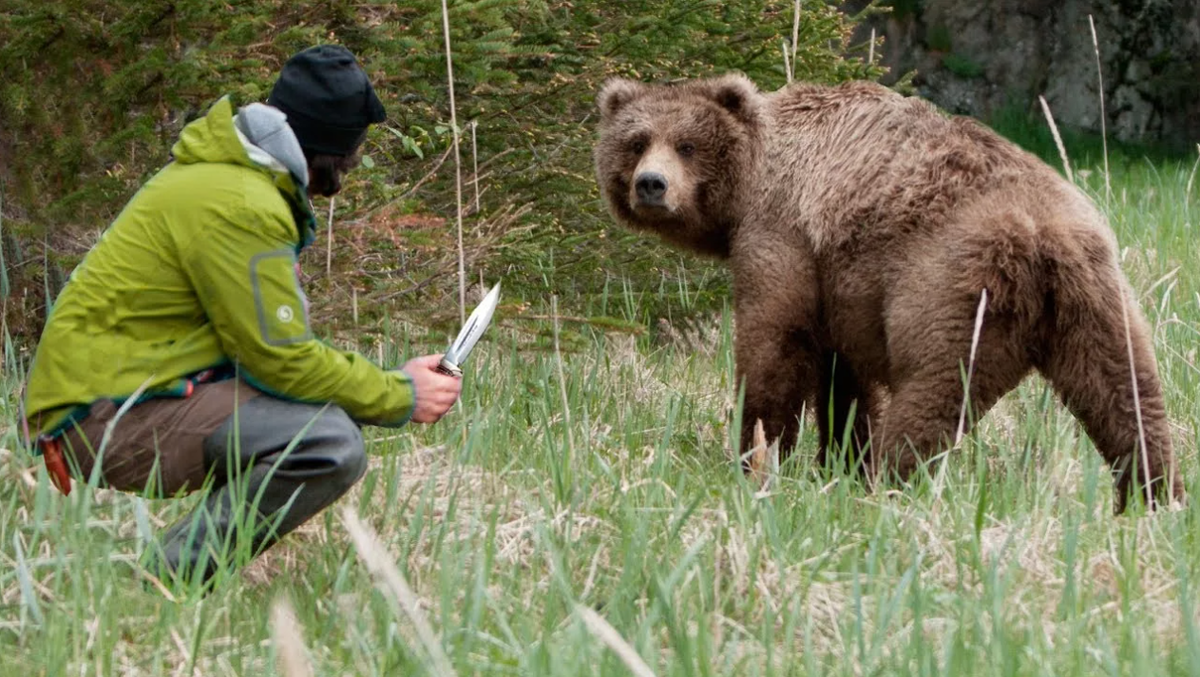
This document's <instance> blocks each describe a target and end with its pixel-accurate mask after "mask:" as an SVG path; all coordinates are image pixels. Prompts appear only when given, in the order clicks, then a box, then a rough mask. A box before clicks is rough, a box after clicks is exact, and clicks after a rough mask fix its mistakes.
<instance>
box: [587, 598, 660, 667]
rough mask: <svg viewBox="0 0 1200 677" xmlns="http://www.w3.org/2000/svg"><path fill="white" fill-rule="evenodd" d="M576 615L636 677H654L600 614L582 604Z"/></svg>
mask: <svg viewBox="0 0 1200 677" xmlns="http://www.w3.org/2000/svg"><path fill="white" fill-rule="evenodd" d="M575 613H577V614H579V617H580V618H582V619H583V623H584V625H586V626H587V629H588V631H589V632H591V633H592V635H593V636H595V637H596V639H598V640H600V641H601V642H604V645H605V646H607V647H608V648H609V649H612V652H613V653H615V654H617V657H618V658H620V659H621V661H622V662H623V663H625V667H627V668H629V671H630V672H632V673H633V674H634V675H635V676H636V677H654V671H653V670H651V669H650V666H649V665H646V661H644V660H642V657H641V656H639V655H638V653H637V651H635V650H634V649H633V647H632V646H630V645H629V642H626V641H625V640H624V638H622V637H621V634H620V633H619V632H617V630H616V628H614V627H613V626H611V625H609V623H608V621H606V620H604V619H603V618H602V617H601V616H600V614H598V613H596V612H595V611H592V610H591V609H589V608H588V607H586V606H584V605H582V604H576V605H575Z"/></svg>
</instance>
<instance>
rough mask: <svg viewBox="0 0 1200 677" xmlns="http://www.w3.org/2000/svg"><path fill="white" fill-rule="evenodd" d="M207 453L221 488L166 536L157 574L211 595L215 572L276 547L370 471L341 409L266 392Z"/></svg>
mask: <svg viewBox="0 0 1200 677" xmlns="http://www.w3.org/2000/svg"><path fill="white" fill-rule="evenodd" d="M235 432H236V434H235ZM204 455H205V459H206V461H207V462H208V464H209V466H210V468H211V471H212V473H213V477H214V480H215V484H216V486H214V488H213V489H212V490H211V491H210V492H209V494H208V495H207V496H205V498H204V500H203V501H202V502H201V504H200V505H199V506H197V508H196V509H195V510H194V511H193V512H192V513H191V514H189V515H188V516H187V517H185V518H183V519H181V520H180V521H179V522H177V523H175V524H174V525H172V526H171V528H170V529H168V530H167V532H166V534H164V536H163V538H162V541H161V543H162V549H161V552H160V553H158V557H159V558H160V560H161V565H162V566H160V567H159V569H160V571H159V572H156V573H161V574H162V575H163V576H170V575H172V574H174V575H178V576H180V577H181V578H182V579H183V580H184V581H186V582H189V583H200V584H201V586H202V588H203V591H204V592H205V593H207V591H208V590H209V589H211V588H210V586H211V583H212V579H213V577H214V575H215V574H216V573H217V571H219V570H220V569H221V568H225V569H226V570H227V571H228V570H232V569H235V568H237V567H238V566H239V565H240V564H245V563H246V562H248V561H249V560H250V559H252V558H254V557H256V556H258V555H259V554H261V553H262V552H264V551H265V550H267V549H268V548H270V547H271V546H272V545H274V544H275V543H276V542H278V541H279V539H280V538H282V537H283V536H284V535H286V534H288V533H290V532H291V531H293V530H295V529H296V527H298V526H300V525H301V524H303V523H304V522H306V521H307V520H308V519H310V518H311V517H313V516H314V515H316V514H317V513H319V512H321V511H322V510H324V509H325V508H326V507H328V506H329V505H330V504H331V503H333V502H334V501H336V500H337V499H338V498H339V497H341V496H342V495H343V494H345V493H346V492H347V491H348V490H349V489H350V488H351V487H352V486H354V484H355V483H356V482H358V480H359V479H361V478H362V476H363V474H364V473H365V472H366V469H367V459H366V453H365V451H364V447H363V438H362V432H361V430H360V429H359V427H358V425H357V424H356V423H355V422H354V421H352V420H351V419H350V417H349V416H347V415H346V413H345V412H344V411H343V410H342V409H340V408H338V407H336V406H334V405H326V406H320V405H310V404H301V403H295V402H288V401H285V400H280V399H276V398H274V397H270V396H266V395H261V396H258V397H255V398H254V399H251V400H249V401H248V402H246V403H245V404H243V405H242V406H241V407H240V408H239V409H238V411H237V412H236V413H235V414H234V415H232V416H230V417H229V419H227V420H226V421H225V422H224V423H223V424H222V425H221V426H220V427H219V428H217V430H215V431H214V432H213V433H212V434H211V435H210V436H209V437H208V438H207V439H206V440H205V443H204ZM163 568H165V569H166V570H165V571H163V570H162V569H163ZM152 571H153V569H152ZM197 576H198V577H199V580H197V578H196V577H197Z"/></svg>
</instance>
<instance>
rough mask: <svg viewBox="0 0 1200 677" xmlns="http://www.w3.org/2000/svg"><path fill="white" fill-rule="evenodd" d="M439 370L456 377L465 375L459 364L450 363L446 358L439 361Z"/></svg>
mask: <svg viewBox="0 0 1200 677" xmlns="http://www.w3.org/2000/svg"><path fill="white" fill-rule="evenodd" d="M437 370H438V371H440V372H441V373H443V374H445V375H446V376H453V377H454V378H462V375H463V373H462V369H459V368H458V366H457V365H453V364H450V363H449V362H447V361H446V360H444V359H443V360H442V361H441V362H438V366H437Z"/></svg>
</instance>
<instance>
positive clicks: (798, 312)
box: [733, 249, 823, 470]
mask: <svg viewBox="0 0 1200 677" xmlns="http://www.w3.org/2000/svg"><path fill="white" fill-rule="evenodd" d="M755 254H760V256H755V257H753V258H751V257H744V258H742V259H741V260H737V261H735V264H734V266H733V269H734V294H735V295H734V311H735V319H736V323H737V328H736V339H735V346H734V350H735V353H736V355H735V357H736V362H737V384H738V385H739V386H741V387H744V388H745V402H744V406H743V409H742V430H741V450H740V453H741V454H742V455H743V456H744V455H745V454H746V453H747V452H748V451H749V450H750V449H751V448H752V446H753V434H754V427H755V423H756V422H757V421H759V420H761V421H762V423H763V430H764V432H765V433H766V438H767V443H768V444H770V443H772V442H774V441H776V440H778V441H779V457H780V461H781V462H782V461H783V460H785V459H786V458H787V457H788V455H789V454H790V453H791V451H792V448H793V447H794V446H795V444H796V437H797V434H798V433H799V430H800V425H801V423H802V421H801V419H800V415H801V411H802V405H803V404H804V403H805V402H808V401H812V400H813V398H814V396H815V395H816V391H817V389H818V387H819V385H820V382H821V378H822V374H823V365H822V356H823V351H822V350H821V347H820V341H819V337H818V321H817V297H816V291H817V285H816V280H815V276H813V275H811V274H806V271H807V270H808V267H807V266H805V265H804V262H803V259H798V258H797V259H793V260H789V261H784V260H781V259H782V254H781V252H780V250H778V249H775V250H768V251H763V250H758V251H756V252H755ZM763 258H767V259H770V260H768V261H763V260H762V259H763ZM751 261H753V263H751ZM742 469H743V470H748V469H749V463H748V460H747V459H743V461H742Z"/></svg>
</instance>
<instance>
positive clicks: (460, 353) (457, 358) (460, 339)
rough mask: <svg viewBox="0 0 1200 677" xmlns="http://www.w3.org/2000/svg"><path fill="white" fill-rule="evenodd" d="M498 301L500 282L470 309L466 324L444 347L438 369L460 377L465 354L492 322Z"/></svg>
mask: <svg viewBox="0 0 1200 677" xmlns="http://www.w3.org/2000/svg"><path fill="white" fill-rule="evenodd" d="M499 303H500V283H499V282H497V283H496V286H494V287H492V288H491V290H489V291H488V293H487V295H486V296H484V297H483V300H482V301H480V302H479V305H478V306H475V310H472V311H471V315H470V316H469V317H467V321H466V324H464V325H463V327H462V329H460V330H459V332H458V336H457V337H455V339H454V341H453V342H452V343H451V344H450V347H449V348H447V349H446V353H445V355H443V356H442V360H441V362H439V363H438V371H440V372H442V373H443V374H447V375H449V376H455V377H458V378H462V373H463V372H462V364H463V363H464V362H466V360H467V356H469V355H470V354H471V351H472V350H473V349H474V348H475V344H476V343H478V342H479V339H480V337H482V336H483V332H484V331H486V330H487V328H488V326H489V325H490V324H491V322H492V314H493V313H495V312H496V306H497V305H498V304H499Z"/></svg>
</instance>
